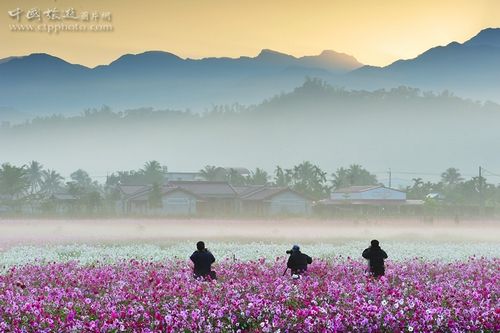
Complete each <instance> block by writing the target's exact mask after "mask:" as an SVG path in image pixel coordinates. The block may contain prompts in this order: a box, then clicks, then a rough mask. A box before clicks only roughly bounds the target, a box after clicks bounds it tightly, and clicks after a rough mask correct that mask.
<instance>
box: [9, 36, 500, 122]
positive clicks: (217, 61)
mask: <svg viewBox="0 0 500 333" xmlns="http://www.w3.org/2000/svg"><path fill="white" fill-rule="evenodd" d="M307 76H309V77H318V78H321V79H323V80H325V81H327V82H329V83H330V84H333V85H336V86H339V87H346V88H348V89H367V90H377V89H381V88H393V87H398V86H401V85H405V86H412V87H417V88H420V89H422V90H433V91H443V90H450V91H452V92H454V93H455V94H457V95H459V96H463V97H467V98H472V99H478V100H493V101H496V102H500V94H499V93H498V92H499V91H500V29H499V28H489V29H485V30H482V31H481V32H479V33H478V34H477V35H476V36H474V37H472V38H471V39H469V40H468V41H466V42H464V43H457V42H452V43H449V44H448V45H446V46H437V47H434V48H431V49H429V50H427V51H426V52H424V53H422V54H421V55H419V56H417V57H416V58H414V59H409V60H398V61H396V62H394V63H392V64H390V65H388V66H385V67H374V66H364V65H363V64H361V63H360V62H358V61H357V60H356V58H354V57H353V56H350V55H347V54H344V53H338V52H335V51H331V50H327V51H323V52H322V53H320V54H319V55H316V56H303V57H294V56H291V55H288V54H284V53H280V52H277V51H273V50H269V49H264V50H262V51H261V52H260V53H259V54H258V55H257V56H255V57H247V56H242V57H239V58H225V57H222V58H203V59H190V58H185V59H184V58H181V57H179V56H177V55H175V54H173V53H169V52H164V51H148V52H144V53H140V54H126V55H123V56H121V57H119V58H118V59H116V60H115V61H113V62H111V63H110V64H108V65H100V66H96V67H95V68H89V67H85V66H82V65H78V64H71V63H69V62H67V61H64V60H62V59H60V58H57V57H54V56H51V55H48V54H31V55H29V56H22V57H9V58H5V59H1V60H0V119H2V114H1V112H2V111H1V110H2V108H3V110H7V109H8V110H11V111H10V112H11V113H12V110H14V111H16V112H20V113H21V114H31V115H37V114H53V113H64V114H70V113H79V112H82V111H83V110H85V109H87V108H96V107H97V108H98V107H100V106H102V105H109V106H111V107H112V108H114V109H134V108H140V107H145V106H146V107H147V106H151V107H154V108H162V109H164V108H170V109H182V110H184V109H191V110H193V111H195V112H199V111H203V110H205V109H207V108H211V107H212V106H213V105H220V104H234V103H240V104H254V103H258V102H259V101H261V100H262V99H265V98H269V97H271V96H273V95H275V94H279V93H281V92H286V91H290V90H292V89H293V88H294V87H296V86H299V85H300V84H302V82H304V79H305V77H307Z"/></svg>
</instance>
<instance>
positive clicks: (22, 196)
mask: <svg viewBox="0 0 500 333" xmlns="http://www.w3.org/2000/svg"><path fill="white" fill-rule="evenodd" d="M167 172H168V168H167V166H165V165H161V163H159V162H158V161H154V160H153V161H148V162H146V163H145V164H144V166H143V168H141V169H138V170H129V171H117V172H113V173H111V174H110V175H108V176H107V177H106V179H105V181H101V182H99V181H97V180H96V179H93V178H92V177H91V176H90V175H89V173H88V172H86V171H84V170H82V169H78V170H76V171H75V172H73V173H71V175H70V177H69V178H68V179H65V178H64V177H62V176H61V174H60V173H58V172H57V171H56V170H53V169H47V168H45V167H44V166H43V165H42V164H40V163H39V162H37V161H31V162H29V163H27V164H26V165H22V166H14V165H11V164H9V163H4V164H2V165H1V166H0V208H1V207H3V208H4V209H3V212H4V213H6V214H30V213H34V212H35V210H36V211H37V212H40V211H41V212H46V213H50V212H51V211H52V210H53V209H54V206H53V205H54V195H70V196H71V197H72V198H73V199H76V204H75V210H76V212H79V213H83V214H97V215H99V214H115V213H117V212H116V211H115V210H114V209H115V207H116V202H117V201H118V200H120V199H121V196H120V193H119V192H118V185H120V184H122V185H146V184H148V185H153V186H156V187H158V186H159V185H162V184H164V183H166V179H167ZM198 176H199V178H201V179H203V180H206V181H227V182H229V183H230V184H231V185H234V186H243V185H268V186H286V187H290V188H292V189H294V190H295V191H297V192H299V193H302V194H304V195H306V196H308V197H310V198H312V199H313V200H321V199H325V198H329V196H330V193H331V192H332V191H334V190H337V189H341V188H345V187H349V186H360V185H379V184H380V185H382V184H381V183H380V182H379V181H378V179H377V176H376V175H375V174H373V173H371V172H370V171H368V170H367V169H365V168H363V167H362V166H361V165H357V164H352V165H350V166H348V167H341V168H338V169H337V170H336V171H335V172H331V173H329V172H327V171H324V170H323V169H321V168H320V167H319V166H318V165H315V164H313V163H311V162H309V161H304V162H302V163H300V164H298V165H295V166H293V167H291V168H283V167H281V166H276V168H275V169H274V170H273V172H272V173H268V172H267V171H265V170H264V169H261V168H256V169H255V170H254V171H251V172H250V173H249V174H248V175H243V174H241V173H240V172H239V171H238V170H236V169H231V168H229V169H228V168H222V167H218V166H213V165H207V166H205V167H204V168H202V169H201V170H199V172H198ZM399 189H400V190H404V191H405V192H407V198H408V199H418V200H423V201H424V202H425V203H424V205H426V209H427V212H428V211H433V212H438V211H439V209H440V207H444V208H446V210H447V211H448V212H449V211H450V209H449V208H450V207H452V208H454V209H452V210H451V211H453V212H455V213H456V212H458V211H460V210H461V209H462V208H464V207H465V208H467V207H471V206H476V207H477V208H478V209H484V208H485V207H487V208H488V209H489V211H490V212H492V213H493V214H495V213H496V210H497V206H499V205H500V185H495V184H493V183H490V182H488V181H487V180H486V178H485V177H482V176H481V177H480V176H476V177H472V178H470V179H465V178H464V177H463V176H462V175H461V173H460V171H459V170H458V169H456V168H448V169H447V170H445V171H444V172H443V173H442V174H441V179H440V180H439V181H436V182H431V181H424V180H423V179H422V178H420V177H418V178H414V179H413V184H412V185H410V186H407V187H399ZM158 193H159V195H161V192H158ZM63 200H64V198H63ZM151 200H155V198H151ZM160 200H161V199H160ZM35 208H36V209H35ZM478 211H479V210H478ZM1 212H2V210H0V213H1Z"/></svg>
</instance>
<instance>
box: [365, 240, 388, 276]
mask: <svg viewBox="0 0 500 333" xmlns="http://www.w3.org/2000/svg"><path fill="white" fill-rule="evenodd" d="M362 256H363V258H365V259H367V260H368V267H369V268H370V273H371V274H372V275H373V276H374V277H379V276H382V275H384V274H385V266H384V260H385V259H387V253H385V251H384V250H382V249H381V248H380V245H379V242H378V240H376V239H374V240H372V241H371V246H370V247H369V248H367V249H365V250H364V251H363V254H362Z"/></svg>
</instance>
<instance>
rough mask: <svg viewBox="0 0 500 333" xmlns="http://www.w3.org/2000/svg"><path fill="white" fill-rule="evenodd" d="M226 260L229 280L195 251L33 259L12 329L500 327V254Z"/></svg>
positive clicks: (5, 317)
mask: <svg viewBox="0 0 500 333" xmlns="http://www.w3.org/2000/svg"><path fill="white" fill-rule="evenodd" d="M284 267H285V261H284V259H283V258H278V259H276V261H273V262H269V261H266V260H264V259H261V260H257V261H233V260H225V261H223V262H220V263H219V264H218V265H216V266H215V270H216V271H217V274H218V276H219V279H218V280H217V281H196V280H194V279H193V278H192V274H191V268H190V266H189V264H188V263H187V262H185V261H170V262H167V263H154V262H148V261H137V260H128V261H120V262H117V263H115V264H102V263H101V264H99V263H96V264H94V265H82V264H79V263H77V262H68V263H51V264H44V265H40V264H29V265H25V266H19V267H12V268H9V269H8V271H7V272H5V273H4V274H2V275H0V322H1V323H0V331H1V332H499V331H500V298H499V295H500V259H499V258H493V259H485V258H470V259H469V260H467V261H456V262H452V263H441V262H426V261H421V260H411V261H403V262H397V263H393V262H389V263H388V265H387V271H386V276H385V277H382V278H380V279H378V280H374V279H372V278H370V277H369V276H367V275H366V273H365V269H366V263H365V262H362V261H353V260H347V261H346V260H339V259H334V260H333V261H332V260H329V261H326V260H317V261H315V262H314V263H313V264H312V265H311V266H310V269H309V272H308V274H307V275H306V276H303V277H302V278H301V279H299V280H292V279H291V278H290V276H289V275H288V274H287V275H285V276H283V270H284Z"/></svg>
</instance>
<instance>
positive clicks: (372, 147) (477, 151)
mask: <svg viewBox="0 0 500 333" xmlns="http://www.w3.org/2000/svg"><path fill="white" fill-rule="evenodd" d="M499 123H500V106H499V105H498V104H494V103H479V102H473V101H470V100H465V99H462V98H459V97H456V96H453V95H451V94H449V93H441V94H435V93H430V92H422V91H420V90H418V89H414V88H408V87H398V88H395V89H391V90H377V91H373V92H368V91H349V90H344V89H338V88H334V87H332V86H330V85H327V84H325V83H324V82H322V81H320V80H317V79H310V80H307V81H306V82H305V83H304V84H303V85H301V86H299V87H297V88H295V89H293V91H292V92H290V93H286V94H280V95H277V96H275V97H273V98H270V99H268V100H266V101H264V102H262V103H259V104H257V105H255V106H249V107H244V106H234V105H233V106H220V107H214V108H213V110H211V111H210V112H207V113H204V114H201V115H200V114H194V113H189V112H180V111H172V110H164V111H155V110H153V109H151V108H142V109H137V110H129V111H122V112H111V111H110V110H109V109H103V110H100V111H94V112H87V113H86V114H84V115H82V116H76V117H55V116H54V117H46V118H40V119H35V120H33V121H32V122H30V123H28V124H24V125H20V126H16V127H13V128H10V129H2V130H0V142H15V144H11V145H0V156H1V157H2V160H4V161H10V162H12V163H15V164H24V163H26V162H27V161H30V160H33V159H35V160H38V161H40V162H42V163H43V164H45V165H46V166H50V167H54V168H57V169H58V170H61V171H64V172H66V173H69V172H71V171H74V170H76V169H77V168H84V169H86V170H88V171H90V172H92V174H96V175H105V171H106V170H127V169H137V168H139V167H140V166H141V165H142V163H143V162H144V161H146V160H151V159H157V160H159V161H161V162H162V163H164V164H166V165H168V166H169V167H170V168H171V170H177V171H178V170H198V169H199V168H201V167H202V166H204V165H207V164H210V165H242V166H245V167H248V168H254V167H257V166H259V167H264V168H266V169H267V170H268V171H272V170H273V169H274V167H275V166H276V164H281V165H282V166H284V167H288V166H292V165H296V164H297V163H300V162H302V161H303V160H311V161H314V162H316V163H318V164H319V165H320V166H321V167H322V168H324V169H326V170H330V171H333V170H335V169H336V168H337V167H340V166H344V165H348V164H351V163H360V164H362V165H364V166H365V167H367V168H368V169H370V170H373V171H374V172H378V173H380V172H382V173H384V171H385V170H387V168H389V167H391V168H393V170H399V171H409V172H412V171H413V172H415V171H416V172H420V173H426V172H434V171H435V170H445V169H446V168H447V167H449V166H451V165H453V166H455V167H458V168H460V169H461V171H462V172H463V173H464V174H467V173H475V172H476V170H477V167H478V165H482V166H485V167H487V169H488V170H493V171H498V170H500V155H498V154H496V153H495V151H493V148H494V147H497V146H499V145H500V131H498V124H499ZM411 178H412V176H411V175H408V177H407V179H406V180H407V181H408V183H410V182H411ZM401 182H402V181H401Z"/></svg>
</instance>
